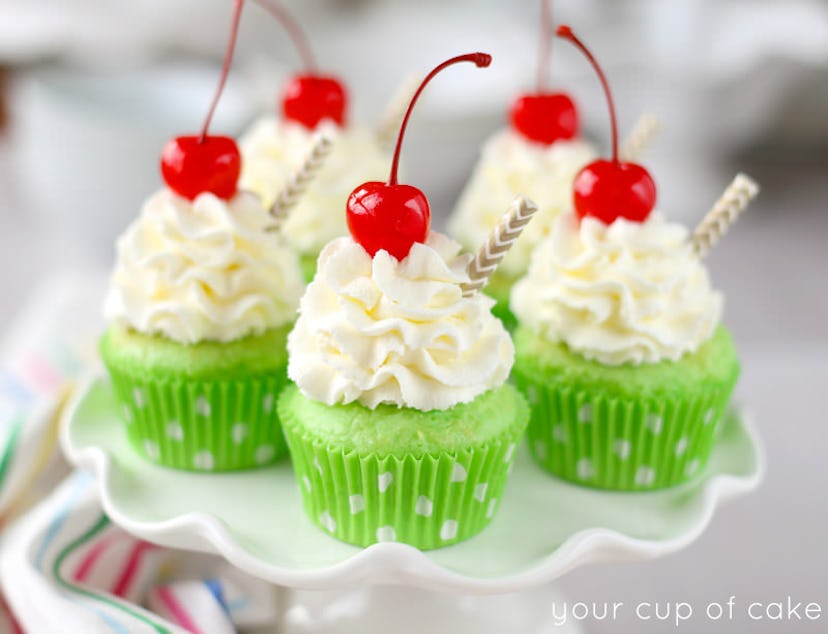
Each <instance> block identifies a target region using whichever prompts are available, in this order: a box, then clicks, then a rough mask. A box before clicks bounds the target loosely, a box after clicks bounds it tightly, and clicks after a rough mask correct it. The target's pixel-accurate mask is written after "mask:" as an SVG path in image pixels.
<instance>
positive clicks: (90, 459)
mask: <svg viewBox="0 0 828 634" xmlns="http://www.w3.org/2000/svg"><path fill="white" fill-rule="evenodd" d="M62 444H63V449H64V451H65V453H66V455H67V456H68V458H69V459H70V461H72V462H73V463H75V464H76V465H78V466H80V467H83V468H85V469H88V470H90V471H92V472H93V473H94V475H95V477H96V478H97V480H98V482H99V487H100V492H101V501H102V504H103V508H104V510H105V511H106V513H107V514H108V515H109V517H110V518H111V519H112V520H113V521H114V522H115V523H117V524H118V525H120V526H121V527H123V528H124V529H125V530H127V531H129V532H130V533H132V534H134V535H137V536H139V537H141V538H143V539H146V540H147V541H150V542H155V543H158V544H162V545H164V546H168V547H171V548H182V549H187V550H197V551H204V552H210V553H215V554H220V555H222V556H223V557H224V558H225V559H227V560H228V561H229V562H230V563H232V564H234V565H235V566H237V567H238V568H240V569H241V570H243V571H245V572H247V573H249V574H252V575H254V576H257V577H260V578H262V579H265V580H268V581H271V582H273V583H276V584H279V585H283V586H291V587H297V588H307V589H328V588H331V589H335V588H341V587H344V586H346V585H349V584H357V583H369V584H394V585H410V586H415V587H420V588H423V589H428V590H453V591H458V592H467V593H471V592H474V593H505V592H513V591H517V590H520V589H526V588H531V587H537V586H539V585H541V584H545V583H548V582H550V581H552V580H553V579H556V578H557V577H559V576H560V575H562V574H564V573H565V572H567V571H569V570H571V569H572V568H575V567H576V566H580V565H583V564H586V563H590V562H596V561H610V560H639V559H649V558H652V557H657V556H660V555H664V554H667V553H670V552H673V551H676V550H678V549H680V548H683V547H684V546H686V545H688V544H689V543H691V542H692V541H693V540H695V539H696V538H697V537H698V536H699V535H700V534H701V533H702V532H703V531H704V529H705V528H706V526H707V525H708V523H709V522H710V520H711V518H712V516H713V512H714V511H715V509H716V508H717V507H718V505H719V504H721V503H723V502H725V501H727V500H729V499H731V498H733V497H734V496H737V495H742V494H745V493H747V492H749V491H751V490H752V489H754V488H755V487H756V486H757V485H758V483H759V481H760V479H761V475H762V470H763V467H762V458H761V451H760V449H759V445H758V439H757V437H756V434H755V432H754V431H753V429H752V427H751V425H750V424H749V423H748V421H747V419H746V417H745V415H744V414H743V413H741V412H733V413H731V414H729V416H728V418H727V420H726V421H725V422H724V424H723V427H722V430H721V438H720V441H719V443H718V445H717V447H716V449H715V451H714V454H713V456H712V458H711V462H710V464H709V466H708V469H707V470H706V472H705V474H704V475H703V476H701V477H700V478H698V479H697V480H695V481H694V482H692V483H690V484H688V485H685V486H682V487H677V488H674V489H670V490H667V491H662V492H657V493H647V494H641V493H639V494H619V493H611V492H601V491H594V490H590V489H585V488H581V487H577V486H572V485H569V484H566V483H564V482H561V481H559V480H556V479H554V478H552V477H550V476H548V475H546V474H545V473H544V472H542V471H541V470H540V469H539V468H537V467H536V466H535V465H534V464H533V463H532V462H531V461H530V460H529V458H528V455H527V454H526V453H525V452H522V453H521V454H520V456H519V458H518V460H517V463H516V468H515V470H514V473H513V474H512V477H511V479H510V481H509V484H508V487H507V490H506V495H505V496H504V499H503V503H502V505H501V508H500V511H499V513H498V515H497V517H496V518H495V519H494V521H493V523H492V525H491V526H490V527H489V528H488V529H487V530H485V531H484V532H483V533H482V534H480V535H479V536H477V537H475V538H473V539H471V540H469V541H467V542H464V543H462V544H458V545H455V546H451V547H448V548H444V549H440V550H434V551H429V552H421V551H419V550H417V549H416V548H413V547H411V546H407V545H404V544H394V543H381V544H376V545H374V546H371V547H369V548H366V549H360V548H356V547H353V546H349V545H347V544H343V543H340V542H338V541H336V540H334V539H332V538H330V537H328V536H327V535H325V534H324V533H322V532H321V531H319V530H318V529H317V528H315V527H314V526H313V525H312V524H311V522H310V521H309V520H308V519H307V518H306V517H305V515H304V512H303V511H302V506H301V501H300V497H299V492H298V490H297V488H296V485H295V481H294V477H293V472H292V470H291V467H290V465H289V464H287V463H282V464H280V465H277V466H274V467H270V468H266V469H261V470H257V471H248V472H240V473H230V474H208V475H205V474H195V473H187V472H179V471H174V470H170V469H166V468H163V467H158V466H155V465H152V464H150V463H148V462H146V461H145V460H144V459H142V458H141V457H140V456H139V455H138V454H137V453H136V452H134V451H133V450H132V448H131V447H130V445H129V444H128V441H127V439H126V435H125V433H124V431H123V428H122V425H121V424H120V422H119V421H118V417H117V413H116V409H115V404H114V401H113V397H112V393H111V388H110V385H109V382H108V381H107V380H105V379H96V380H94V381H90V382H89V383H88V384H86V385H85V386H84V387H82V389H80V390H78V392H77V393H76V394H75V396H74V398H73V400H72V403H71V404H70V405H69V407H68V408H67V413H66V416H65V419H64V421H63V428H62ZM734 538H735V536H734Z"/></svg>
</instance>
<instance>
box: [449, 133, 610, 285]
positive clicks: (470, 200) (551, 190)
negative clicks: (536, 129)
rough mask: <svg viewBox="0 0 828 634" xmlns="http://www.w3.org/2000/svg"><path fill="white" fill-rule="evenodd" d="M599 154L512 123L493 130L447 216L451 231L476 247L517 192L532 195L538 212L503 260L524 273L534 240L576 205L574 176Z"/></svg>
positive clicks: (504, 266)
mask: <svg viewBox="0 0 828 634" xmlns="http://www.w3.org/2000/svg"><path fill="white" fill-rule="evenodd" d="M595 156H596V154H595V150H594V149H593V148H592V146H590V145H589V144H588V143H585V142H584V141H579V140H578V141H556V142H555V143H553V144H551V145H543V144H540V143H534V142H532V141H528V140H526V139H524V138H523V137H522V136H521V135H520V134H518V133H517V132H514V131H512V130H511V129H504V130H501V131H499V132H497V133H495V134H494V135H493V136H492V137H491V138H490V139H489V140H488V141H487V142H486V144H485V146H484V147H483V151H482V154H481V157H480V160H479V161H478V163H477V166H476V167H475V170H474V173H473V174H472V176H471V178H470V180H469V182H468V184H467V185H466V188H465V189H464V191H463V194H462V195H461V197H460V200H459V202H458V204H457V208H456V209H455V211H454V214H453V215H452V217H451V220H450V221H449V225H448V230H449V234H450V235H452V236H453V237H454V238H456V239H457V240H459V241H460V242H461V243H462V244H463V245H464V246H465V247H466V248H468V249H475V248H477V246H478V245H480V244H483V243H484V242H485V241H486V239H487V238H488V235H489V232H490V231H491V230H492V227H494V226H495V225H496V224H497V223H498V222H499V221H500V219H501V217H502V216H503V214H504V213H506V210H507V209H508V207H509V205H510V204H511V202H512V201H513V200H514V199H515V197H516V196H518V195H521V196H526V197H527V198H530V199H531V200H533V201H534V202H535V203H536V204H537V205H538V213H537V214H535V217H534V219H533V220H532V222H531V223H530V224H529V226H527V227H526V229H525V230H524V231H523V233H522V234H521V236H520V238H519V239H518V240H517V241H516V242H515V244H514V245H512V248H511V250H510V251H509V253H508V254H506V257H505V258H504V259H503V263H502V264H501V270H502V271H503V272H504V273H507V274H509V275H512V276H518V275H522V274H523V273H525V272H526V269H527V268H528V267H529V261H530V259H531V255H532V251H533V250H534V248H535V245H537V244H538V243H539V242H540V241H542V240H543V239H544V238H546V237H547V236H548V235H549V234H550V232H551V231H552V226H553V224H554V222H555V219H556V218H557V217H558V216H559V215H560V214H561V213H564V212H567V211H570V210H571V209H572V181H573V180H574V178H575V175H576V174H577V173H578V171H579V170H580V169H581V168H582V167H583V166H584V165H586V164H587V163H589V162H590V161H592V160H593V159H594V158H595Z"/></svg>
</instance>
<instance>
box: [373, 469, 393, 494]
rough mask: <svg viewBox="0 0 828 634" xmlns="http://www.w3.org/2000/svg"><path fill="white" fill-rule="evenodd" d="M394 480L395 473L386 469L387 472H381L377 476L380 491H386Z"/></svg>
mask: <svg viewBox="0 0 828 634" xmlns="http://www.w3.org/2000/svg"><path fill="white" fill-rule="evenodd" d="M393 481H394V474H393V473H391V472H390V471H386V472H385V473H380V474H379V476H378V477H377V486H378V487H379V490H380V493H385V490H386V489H387V488H388V487H390V486H391V483H392V482H393Z"/></svg>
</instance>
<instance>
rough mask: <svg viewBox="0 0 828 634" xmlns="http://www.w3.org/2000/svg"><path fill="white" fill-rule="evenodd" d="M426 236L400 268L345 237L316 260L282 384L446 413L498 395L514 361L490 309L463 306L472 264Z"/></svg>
mask: <svg viewBox="0 0 828 634" xmlns="http://www.w3.org/2000/svg"><path fill="white" fill-rule="evenodd" d="M459 251H460V245H458V244H457V243H455V242H453V241H452V240H450V239H448V238H447V237H446V236H444V235H442V234H439V233H436V232H432V233H431V234H430V235H429V237H428V240H427V242H426V243H425V244H420V243H415V244H414V245H413V246H412V247H411V252H410V253H409V255H408V257H406V258H405V259H403V260H402V261H401V262H400V261H397V260H396V259H395V258H394V257H392V256H390V255H389V254H388V253H387V252H386V251H379V252H378V253H377V254H376V255H375V256H374V258H371V256H369V255H368V253H367V252H366V251H365V249H363V248H362V247H361V246H360V245H359V244H357V243H355V242H354V241H353V240H352V239H351V238H338V239H336V240H334V241H333V242H331V243H330V244H328V245H327V246H326V247H325V248H324V249H323V250H322V253H321V254H320V256H319V269H318V271H317V274H316V278H315V279H314V281H313V282H311V284H310V285H309V286H308V289H307V292H306V293H305V296H304V297H303V298H302V302H301V304H300V307H299V319H298V320H297V322H296V326H295V328H294V329H293V331H292V332H291V333H290V336H289V337H288V353H289V355H290V361H289V364H288V376H290V378H291V379H293V380H294V381H295V382H296V384H297V385H298V386H299V388H300V389H301V390H302V393H303V394H305V395H306V396H307V397H309V398H311V399H314V400H317V401H322V402H324V403H327V404H329V405H333V404H335V403H350V402H352V401H356V400H358V401H359V402H360V403H362V404H363V405H366V406H367V407H370V408H374V407H376V406H377V405H378V404H380V403H394V404H396V405H398V406H401V407H412V408H416V409H419V410H423V411H428V410H432V409H448V408H450V407H452V406H453V405H455V404H457V403H465V402H468V401H471V400H473V399H474V398H475V397H476V396H477V395H479V394H481V393H483V392H485V391H487V390H490V389H493V388H495V387H498V386H500V385H502V384H503V382H504V381H505V380H506V378H507V377H508V376H509V371H510V370H511V367H512V362H513V360H514V347H513V345H512V340H511V339H510V337H509V335H508V334H507V333H506V331H505V330H504V328H503V324H501V322H500V320H499V319H497V318H495V317H494V316H492V314H491V312H490V311H491V307H492V305H493V303H494V302H493V300H492V299H490V298H488V297H486V296H485V295H483V294H481V293H476V294H475V295H474V296H473V297H463V296H462V291H461V289H460V285H461V284H462V283H463V282H467V281H468V280H469V277H468V275H467V273H466V266H467V264H468V262H469V259H470V256H468V255H460V254H459Z"/></svg>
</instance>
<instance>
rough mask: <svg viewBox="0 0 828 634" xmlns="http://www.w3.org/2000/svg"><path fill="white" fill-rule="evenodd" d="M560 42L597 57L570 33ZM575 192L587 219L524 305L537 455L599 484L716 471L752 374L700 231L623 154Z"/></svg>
mask: <svg viewBox="0 0 828 634" xmlns="http://www.w3.org/2000/svg"><path fill="white" fill-rule="evenodd" d="M559 34H560V35H561V36H562V37H566V38H567V39H570V40H572V41H573V42H575V43H576V44H577V45H578V46H579V47H580V48H582V50H585V49H584V48H583V44H581V42H580V40H578V39H577V38H576V37H575V36H574V34H572V32H571V30H570V29H569V28H568V27H565V26H562V27H560V28H559ZM593 63H594V62H593ZM596 69H598V72H599V74H600V75H601V78H602V81H603V83H604V85H605V88H606V92H607V98H608V100H609V102H610V110H611V112H613V116H614V108H613V106H612V101H611V97H610V95H609V89H608V87H607V85H606V80H605V79H604V78H603V74H602V73H601V71H600V69H599V68H598V67H597V64H596ZM613 128H614V126H613ZM613 133H614V134H613V141H614V143H613V146H614V148H617V133H615V130H613ZM616 152H617V150H616ZM574 189H575V196H574V200H575V212H574V213H566V214H563V215H561V216H559V217H558V219H557V220H556V223H555V226H554V229H553V231H552V233H551V235H550V237H549V238H547V239H546V240H545V241H544V242H541V243H540V244H539V245H538V247H537V249H536V250H535V253H534V255H533V258H532V262H531V265H530V268H529V271H528V273H527V275H526V276H525V277H524V278H522V279H521V280H520V281H518V282H517V283H516V284H515V286H514V289H513V290H512V295H511V309H512V311H513V313H514V314H515V315H516V317H517V320H518V324H519V325H518V327H517V329H516V330H515V332H514V338H515V348H516V355H515V357H516V358H515V367H514V369H513V374H512V376H513V381H514V383H515V385H517V386H518V387H519V389H520V390H521V391H522V392H523V393H524V394H525V395H526V396H527V399H528V401H529V403H530V406H531V410H532V413H531V420H530V424H529V429H528V432H527V436H528V440H529V447H530V450H531V452H532V455H533V456H534V458H535V460H536V461H537V463H538V464H540V465H541V466H542V467H543V468H544V469H546V470H548V471H549V472H551V473H553V474H555V475H557V476H559V477H561V478H564V479H566V480H569V481H572V482H576V483H579V484H583V485H586V486H591V487H597V488H603V489H614V490H625V491H642V490H652V489H659V488H663V487H669V486H672V485H676V484H679V483H682V482H685V481H687V480H689V479H691V478H692V477H693V476H695V475H697V474H699V473H701V472H702V471H703V469H704V466H705V463H706V462H707V459H708V457H709V456H710V453H711V449H712V448H713V445H714V443H715V439H716V430H717V425H718V422H719V421H720V420H721V418H722V414H723V412H724V411H725V408H726V407H727V404H728V400H729V398H730V395H731V392H732V390H733V387H734V385H735V383H736V380H737V378H738V375H739V363H738V360H737V356H736V351H735V348H734V345H733V340H732V338H731V336H730V334H729V332H728V331H727V329H726V328H725V327H724V326H723V325H722V324H721V316H722V306H723V299H722V296H721V294H720V293H719V292H717V291H715V290H714V289H713V288H712V286H711V283H710V278H709V276H708V273H707V271H706V269H705V267H704V264H703V262H702V261H701V259H700V257H699V255H698V254H697V252H696V251H695V249H694V247H693V245H692V244H691V241H690V239H689V234H688V232H687V230H686V229H685V228H684V227H682V226H680V225H678V224H675V223H671V222H669V221H667V220H666V219H665V218H664V217H663V216H662V215H661V214H660V213H658V212H653V211H652V209H653V206H654V204H655V196H656V191H655V184H654V183H653V181H652V179H651V177H650V175H649V174H648V173H647V171H646V170H645V169H644V168H642V167H641V166H640V165H636V164H634V163H626V162H622V161H619V160H618V158H617V153H615V155H614V157H613V159H612V160H611V161H609V160H599V161H595V162H594V163H591V164H590V165H588V166H587V167H585V168H584V169H583V171H582V172H581V173H580V174H579V175H578V177H577V178H576V180H575V184H574Z"/></svg>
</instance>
